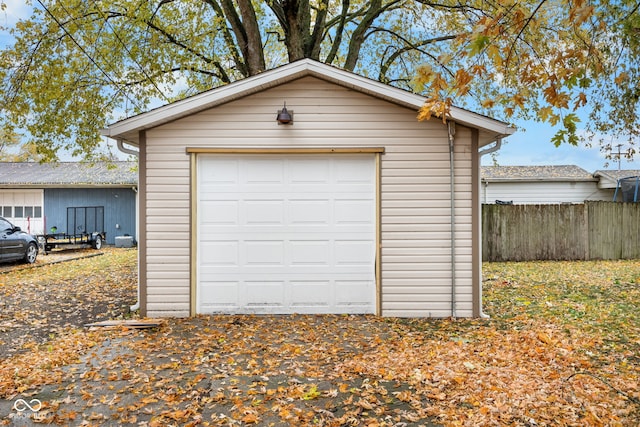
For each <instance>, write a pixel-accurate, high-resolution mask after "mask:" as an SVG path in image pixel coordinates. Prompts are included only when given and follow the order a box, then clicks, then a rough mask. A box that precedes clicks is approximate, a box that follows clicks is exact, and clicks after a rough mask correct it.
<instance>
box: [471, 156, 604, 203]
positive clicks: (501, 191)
mask: <svg viewBox="0 0 640 427" xmlns="http://www.w3.org/2000/svg"><path fill="white" fill-rule="evenodd" d="M481 174H482V196H481V197H482V203H496V202H498V203H499V202H507V203H514V204H553V203H583V202H584V201H585V200H613V190H611V189H610V188H606V187H601V186H599V180H598V178H597V177H595V176H594V175H592V174H590V173H589V172H587V171H586V170H584V169H582V168H580V167H578V166H575V165H565V166H483V167H482V171H481ZM613 189H614V190H615V184H614V186H613Z"/></svg>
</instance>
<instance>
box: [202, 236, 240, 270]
mask: <svg viewBox="0 0 640 427" xmlns="http://www.w3.org/2000/svg"><path fill="white" fill-rule="evenodd" d="M238 246H239V245H238V241H237V240H229V241H224V240H216V241H209V242H202V243H201V244H200V257H201V258H200V259H201V264H202V265H203V266H206V265H213V266H222V265H227V266H237V265H238V262H239V250H238Z"/></svg>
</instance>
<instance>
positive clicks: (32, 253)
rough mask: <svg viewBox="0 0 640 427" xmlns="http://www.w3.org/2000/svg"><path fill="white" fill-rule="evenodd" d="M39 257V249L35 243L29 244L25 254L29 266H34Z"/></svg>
mask: <svg viewBox="0 0 640 427" xmlns="http://www.w3.org/2000/svg"><path fill="white" fill-rule="evenodd" d="M37 257H38V247H37V246H36V244H35V243H29V246H27V251H26V252H25V254H24V262H26V263H27V264H33V263H34V262H36V258H37Z"/></svg>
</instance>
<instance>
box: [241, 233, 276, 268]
mask: <svg viewBox="0 0 640 427" xmlns="http://www.w3.org/2000/svg"><path fill="white" fill-rule="evenodd" d="M284 245H285V244H284V242H283V241H282V240H271V241H269V240H260V241H245V242H243V244H241V253H240V256H241V258H242V260H241V262H242V264H244V265H247V266H248V267H251V266H283V265H284V263H285V259H284V257H285V255H284Z"/></svg>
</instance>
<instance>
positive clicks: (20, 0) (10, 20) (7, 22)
mask: <svg viewBox="0 0 640 427" xmlns="http://www.w3.org/2000/svg"><path fill="white" fill-rule="evenodd" d="M0 2H1V3H3V4H4V5H5V6H6V8H5V9H4V10H3V11H2V12H0V25H2V26H7V27H13V26H14V25H15V24H16V22H18V21H19V20H20V19H26V18H29V16H31V12H32V11H33V7H32V6H31V4H28V2H25V1H24V0H0Z"/></svg>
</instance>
